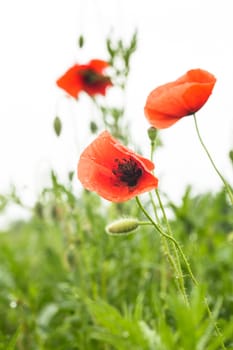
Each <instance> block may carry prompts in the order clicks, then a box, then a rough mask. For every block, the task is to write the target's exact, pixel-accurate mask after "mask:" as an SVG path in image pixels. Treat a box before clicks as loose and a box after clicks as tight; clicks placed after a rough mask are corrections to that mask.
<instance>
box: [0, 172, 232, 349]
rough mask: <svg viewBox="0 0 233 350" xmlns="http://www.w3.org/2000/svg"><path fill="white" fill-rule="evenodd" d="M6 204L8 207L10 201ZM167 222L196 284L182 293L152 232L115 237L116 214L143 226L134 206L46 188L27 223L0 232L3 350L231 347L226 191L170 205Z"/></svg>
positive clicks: (229, 235) (148, 229)
mask: <svg viewBox="0 0 233 350" xmlns="http://www.w3.org/2000/svg"><path fill="white" fill-rule="evenodd" d="M3 199H4V201H5V202H4V205H2V209H4V206H5V205H8V203H6V198H5V197H2V203H3ZM167 206H168V207H169V210H170V212H171V214H172V215H171V219H170V224H171V227H172V229H173V232H174V233H175V237H176V239H177V240H178V241H179V242H180V243H181V246H182V248H183V250H184V252H185V254H186V256H187V257H188V260H189V262H190V264H191V267H192V269H193V271H194V273H195V276H196V277H197V278H198V280H199V284H200V286H199V287H198V288H197V287H193V285H192V283H191V280H190V278H189V277H188V276H185V283H186V290H187V293H188V295H189V298H190V307H187V306H186V305H185V304H184V302H183V300H182V298H181V296H180V295H179V293H178V291H177V289H176V285H175V282H174V280H175V278H174V276H173V272H172V271H171V269H170V267H169V265H168V262H167V260H166V258H165V257H164V254H163V250H162V248H161V241H160V237H159V235H158V234H157V232H155V231H154V230H153V228H151V227H150V226H143V227H141V228H140V229H139V230H137V231H136V233H134V234H132V235H125V236H119V237H115V236H109V235H107V234H106V232H105V227H106V225H107V224H109V223H110V222H111V221H112V220H114V219H117V218H119V217H120V216H122V215H123V216H125V215H130V216H134V217H138V218H141V219H143V220H144V219H145V218H144V217H143V216H142V214H141V213H140V212H139V209H138V208H137V206H136V203H135V201H134V200H132V201H130V202H128V203H125V204H118V205H113V204H109V205H106V204H105V203H104V204H103V202H102V201H101V200H100V199H99V198H98V197H97V196H96V195H95V194H92V193H88V192H86V191H83V193H81V194H80V195H79V196H76V197H75V196H74V194H73V191H72V189H71V187H70V185H67V186H64V185H62V184H60V183H58V181H57V178H56V176H55V175H54V174H53V176H52V187H51V188H49V189H45V190H44V191H43V193H42V194H41V197H40V198H39V199H38V203H37V204H36V206H35V208H33V211H32V216H31V218H30V220H28V221H26V222H21V221H19V222H14V223H12V224H11V226H10V228H9V229H7V230H5V231H4V232H1V234H0V244H1V253H0V349H4V350H10V349H17V350H37V349H38V350H50V349H51V350H52V349H57V350H89V349H90V350H92V349H93V350H100V349H101V350H112V349H117V350H129V349H130V350H131V349H134V350H137V349H138V350H144V349H145V350H154V349H156V350H157V349H158V350H173V349H174V350H217V349H221V346H220V338H219V337H218V336H217V335H216V333H215V330H214V321H213V319H212V320H211V319H210V318H209V316H208V314H207V312H206V307H205V303H204V298H205V297H207V299H208V302H209V305H210V307H211V310H212V316H213V318H214V320H215V321H217V324H218V327H219V329H220V330H221V332H222V336H223V339H224V342H225V347H226V348H227V349H233V263H232V262H233V222H232V217H233V215H232V209H231V208H230V206H229V204H228V202H227V199H226V195H225V193H224V191H219V192H218V193H215V194H210V193H206V194H202V195H199V196H193V195H192V191H191V189H190V188H187V189H186V191H185V193H184V196H183V199H182V202H181V204H179V205H175V204H173V203H169V202H168V203H167Z"/></svg>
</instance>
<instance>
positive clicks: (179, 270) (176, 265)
mask: <svg viewBox="0 0 233 350" xmlns="http://www.w3.org/2000/svg"><path fill="white" fill-rule="evenodd" d="M155 145H156V143H155V140H154V141H151V152H150V159H151V161H153V158H154V151H155ZM155 193H156V196H157V200H158V203H159V206H160V209H161V211H162V215H163V218H164V221H165V223H166V226H167V232H168V233H169V235H170V236H172V231H171V228H170V225H169V222H168V219H167V215H166V212H165V209H164V206H163V203H162V200H161V198H160V195H159V191H158V189H156V190H155ZM150 198H151V202H152V206H153V208H154V212H155V216H156V220H157V222H158V223H159V222H160V220H159V217H158V215H157V208H156V205H155V203H154V199H153V196H152V194H151V192H150ZM163 244H164V249H165V253H166V254H167V256H168V257H169V256H171V255H170V247H169V245H168V243H167V240H166V238H164V237H163ZM173 250H174V253H175V261H174V259H173V258H172V259H169V261H170V262H171V261H172V262H173V263H172V266H173V268H174V270H175V273H176V275H177V276H178V281H177V284H178V288H179V290H180V292H181V294H182V295H183V298H184V301H185V303H186V305H189V300H188V296H187V293H186V290H185V284H184V277H183V271H182V268H181V264H180V258H179V254H178V250H177V248H176V246H175V245H174V243H173Z"/></svg>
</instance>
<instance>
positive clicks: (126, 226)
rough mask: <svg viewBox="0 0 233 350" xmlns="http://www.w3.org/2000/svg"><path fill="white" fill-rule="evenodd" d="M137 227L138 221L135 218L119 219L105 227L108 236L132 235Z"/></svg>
mask: <svg viewBox="0 0 233 350" xmlns="http://www.w3.org/2000/svg"><path fill="white" fill-rule="evenodd" d="M138 226H139V221H138V220H137V219H135V218H124V219H119V220H116V221H114V222H112V223H111V224H109V225H108V226H107V227H106V232H107V233H108V234H109V235H116V236H117V235H127V234H130V233H133V232H134V231H135V230H136V229H137V228H138Z"/></svg>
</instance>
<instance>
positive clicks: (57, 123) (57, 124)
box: [53, 117, 62, 136]
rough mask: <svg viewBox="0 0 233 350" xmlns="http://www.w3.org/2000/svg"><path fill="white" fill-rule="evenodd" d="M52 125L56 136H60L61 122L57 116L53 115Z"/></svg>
mask: <svg viewBox="0 0 233 350" xmlns="http://www.w3.org/2000/svg"><path fill="white" fill-rule="evenodd" d="M53 127H54V131H55V133H56V135H57V136H60V134H61V129H62V123H61V120H60V118H59V117H55V119H54V122H53Z"/></svg>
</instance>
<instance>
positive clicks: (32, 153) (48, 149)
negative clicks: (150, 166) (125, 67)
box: [0, 0, 233, 202]
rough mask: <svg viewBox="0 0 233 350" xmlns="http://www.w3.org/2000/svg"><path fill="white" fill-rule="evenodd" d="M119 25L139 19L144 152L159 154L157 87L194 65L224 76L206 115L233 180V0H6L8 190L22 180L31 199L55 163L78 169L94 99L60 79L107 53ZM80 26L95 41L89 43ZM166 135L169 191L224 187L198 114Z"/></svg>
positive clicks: (133, 113)
mask: <svg viewBox="0 0 233 350" xmlns="http://www.w3.org/2000/svg"><path fill="white" fill-rule="evenodd" d="M111 28H112V29H113V32H114V35H115V37H116V38H123V39H124V38H125V40H127V39H129V38H130V37H131V35H132V33H133V31H134V29H135V28H138V34H139V41H138V50H137V52H136V53H135V54H134V56H133V60H132V66H131V67H132V69H131V74H130V79H129V83H128V89H127V100H126V101H127V106H126V107H127V108H126V111H127V118H128V119H129V121H130V122H131V125H132V134H133V135H134V137H135V139H136V142H137V143H139V144H140V145H142V146H143V148H144V150H145V151H144V153H143V155H144V156H149V143H148V141H147V133H146V130H147V128H148V127H149V125H148V123H147V121H146V119H145V117H144V114H143V107H144V104H145V101H146V97H147V95H148V94H149V92H150V91H151V90H152V89H154V88H155V87H157V86H158V85H161V84H164V83H167V82H169V81H172V80H175V79H177V78H178V77H179V76H181V75H183V74H184V73H185V72H186V71H187V70H189V69H192V68H203V69H206V70H208V71H209V72H211V73H213V74H214V75H215V76H216V78H217V84H216V86H215V88H214V91H213V94H212V95H211V97H210V99H209V100H208V102H207V103H206V105H205V106H204V107H203V108H202V109H201V110H200V111H199V112H198V113H197V117H198V123H199V127H200V132H201V134H202V136H203V139H204V141H205V143H206V145H207V146H208V148H209V151H210V153H211V154H212V156H213V158H214V159H215V161H216V163H217V165H218V167H219V169H220V170H222V172H223V174H224V175H225V177H226V178H227V179H228V181H230V182H231V183H232V180H233V176H232V174H233V173H232V166H231V164H230V161H229V159H228V152H229V150H230V149H231V148H233V34H232V33H233V20H232V0H223V1H220V0H191V1H189V0H160V1H157V0H143V1H133V0H83V1H81V0H40V1H39V0H37V1H36V0H20V1H18V0H8V1H1V2H0V45H1V46H0V47H1V54H0V161H1V171H0V193H1V192H7V190H8V189H9V186H10V184H11V183H14V184H15V185H16V187H17V188H18V189H19V190H22V189H24V191H25V193H27V195H26V197H25V200H26V201H29V202H30V200H31V199H32V198H34V197H33V196H34V195H35V194H36V193H38V191H39V189H40V188H42V186H44V185H45V184H47V183H48V180H49V171H50V169H51V168H53V169H54V170H56V171H58V173H59V175H60V176H61V179H63V178H65V176H66V174H67V172H68V171H71V170H74V171H76V165H77V161H78V155H79V153H80V151H81V150H82V149H83V147H84V146H86V145H87V144H88V142H89V137H90V135H88V134H87V133H86V130H87V120H90V118H91V117H92V116H93V108H91V106H90V104H89V99H88V97H87V96H85V95H84V94H82V95H81V96H80V101H79V102H78V103H76V102H75V101H72V99H64V98H63V96H64V92H63V91H62V90H61V89H59V88H58V87H57V86H56V84H55V82H56V79H57V78H58V77H60V76H61V75H62V74H63V73H64V72H65V70H67V69H68V68H69V67H70V66H71V65H73V64H74V63H75V62H79V63H85V62H86V61H88V60H89V59H92V58H101V59H106V58H107V57H108V56H107V52H106V49H105V38H106V36H107V35H108V34H109V32H110V29H111ZM80 34H83V35H84V37H85V41H86V44H85V46H84V48H83V49H82V50H80V49H78V46H77V38H78V36H79V35H80ZM109 91H110V90H109ZM109 94H110V93H109ZM56 113H57V114H58V115H59V116H60V117H61V119H62V122H63V133H62V136H61V137H60V138H57V137H56V136H55V134H54V132H53V128H52V123H53V119H54V117H55V115H56ZM75 133H76V140H75V139H74V134H75ZM161 135H162V139H163V142H164V147H163V149H161V150H159V151H158V153H157V155H156V158H155V166H156V175H157V176H158V177H159V179H160V187H161V189H162V191H164V192H166V193H167V194H168V196H169V197H171V198H172V199H174V200H177V199H179V198H180V196H181V195H182V193H183V192H184V189H185V186H186V185H187V184H192V185H193V186H194V190H195V191H196V192H198V191H199V192H200V191H206V190H215V189H218V188H219V186H221V182H220V180H219V178H218V177H217V175H216V174H215V173H214V170H213V169H212V167H211V165H210V163H209V161H208V159H207V158H206V155H205V154H204V152H203V151H202V149H201V147H200V144H199V142H198V139H197V136H196V133H195V130H194V123H193V119H192V118H191V117H188V118H183V119H182V120H181V121H179V122H178V123H177V124H176V125H174V126H172V127H171V128H169V129H166V130H163V131H162V132H161ZM77 183H78V180H77Z"/></svg>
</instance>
